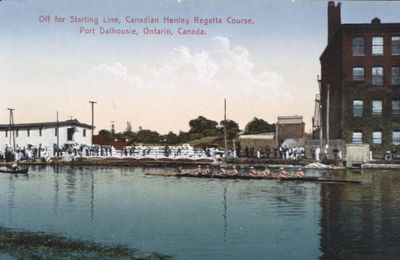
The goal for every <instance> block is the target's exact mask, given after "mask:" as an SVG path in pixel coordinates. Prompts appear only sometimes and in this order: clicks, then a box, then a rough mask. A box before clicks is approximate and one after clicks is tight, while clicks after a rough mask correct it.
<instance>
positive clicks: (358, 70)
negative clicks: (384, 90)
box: [353, 67, 364, 81]
mask: <svg viewBox="0 0 400 260" xmlns="http://www.w3.org/2000/svg"><path fill="white" fill-rule="evenodd" d="M353 81H364V68H363V67H354V68H353Z"/></svg>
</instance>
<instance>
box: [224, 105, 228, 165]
mask: <svg viewBox="0 0 400 260" xmlns="http://www.w3.org/2000/svg"><path fill="white" fill-rule="evenodd" d="M224 122H225V124H224V142H225V162H226V161H227V160H228V141H227V137H226V132H227V131H226V127H227V123H228V122H227V121H226V98H225V99H224Z"/></svg>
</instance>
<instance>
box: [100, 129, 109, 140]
mask: <svg viewBox="0 0 400 260" xmlns="http://www.w3.org/2000/svg"><path fill="white" fill-rule="evenodd" d="M99 136H101V138H102V139H103V140H104V141H111V140H112V135H111V132H110V131H108V130H106V129H102V130H100V131H99Z"/></svg>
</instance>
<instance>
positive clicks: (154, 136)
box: [135, 129, 160, 143]
mask: <svg viewBox="0 0 400 260" xmlns="http://www.w3.org/2000/svg"><path fill="white" fill-rule="evenodd" d="M135 139H136V141H137V142H141V143H159V142H160V134H159V133H157V132H155V131H151V130H148V129H142V130H140V131H139V132H137V133H136V138H135Z"/></svg>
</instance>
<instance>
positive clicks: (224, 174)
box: [220, 166, 228, 176]
mask: <svg viewBox="0 0 400 260" xmlns="http://www.w3.org/2000/svg"><path fill="white" fill-rule="evenodd" d="M220 175H222V176H228V172H227V171H226V170H225V168H224V166H221V170H220Z"/></svg>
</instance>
